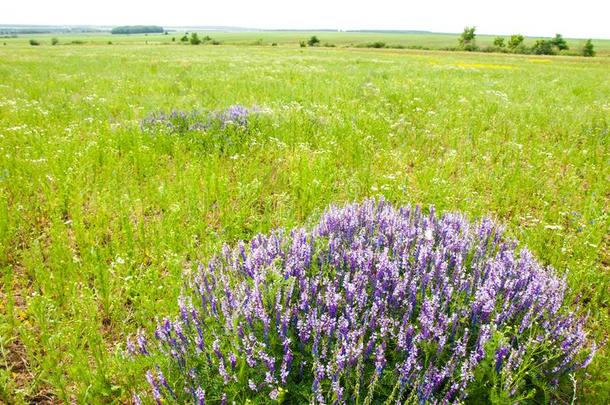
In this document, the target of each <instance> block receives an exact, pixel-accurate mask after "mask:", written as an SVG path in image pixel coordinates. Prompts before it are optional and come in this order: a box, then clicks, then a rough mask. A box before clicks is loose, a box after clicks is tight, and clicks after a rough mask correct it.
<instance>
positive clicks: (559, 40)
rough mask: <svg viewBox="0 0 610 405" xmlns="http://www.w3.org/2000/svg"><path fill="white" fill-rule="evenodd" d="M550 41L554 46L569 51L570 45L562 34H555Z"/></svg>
mask: <svg viewBox="0 0 610 405" xmlns="http://www.w3.org/2000/svg"><path fill="white" fill-rule="evenodd" d="M550 42H551V44H552V45H553V46H554V47H556V48H557V49H559V50H560V51H567V50H568V49H570V47H569V46H568V43H567V42H566V40H565V39H563V37H562V36H561V34H555V38H553V39H551V41H550Z"/></svg>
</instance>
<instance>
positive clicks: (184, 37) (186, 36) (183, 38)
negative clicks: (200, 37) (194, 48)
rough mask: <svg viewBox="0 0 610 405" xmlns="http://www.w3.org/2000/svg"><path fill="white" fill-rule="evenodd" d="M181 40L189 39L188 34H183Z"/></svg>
mask: <svg viewBox="0 0 610 405" xmlns="http://www.w3.org/2000/svg"><path fill="white" fill-rule="evenodd" d="M180 41H181V42H188V41H189V36H188V35H186V34H184V36H183V37H182V38H180Z"/></svg>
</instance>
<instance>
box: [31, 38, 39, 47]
mask: <svg viewBox="0 0 610 405" xmlns="http://www.w3.org/2000/svg"><path fill="white" fill-rule="evenodd" d="M30 45H32V46H38V45H40V42H38V41H36V40H35V39H30Z"/></svg>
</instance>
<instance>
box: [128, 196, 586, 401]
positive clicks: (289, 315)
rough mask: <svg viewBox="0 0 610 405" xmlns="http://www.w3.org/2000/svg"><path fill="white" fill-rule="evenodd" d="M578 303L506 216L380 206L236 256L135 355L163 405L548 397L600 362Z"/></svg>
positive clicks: (214, 267) (131, 346) (224, 256)
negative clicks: (572, 303)
mask: <svg viewBox="0 0 610 405" xmlns="http://www.w3.org/2000/svg"><path fill="white" fill-rule="evenodd" d="M565 293H566V282H565V279H563V278H559V277H558V276H557V275H556V274H555V272H554V271H553V270H552V269H551V268H548V267H544V266H542V265H540V264H539V263H538V262H537V261H536V260H535V259H534V257H533V256H532V254H531V253H530V252H529V251H528V250H527V249H522V250H520V251H517V250H516V243H515V242H513V241H510V240H507V239H506V238H504V237H503V235H502V229H501V228H499V227H498V226H496V225H495V224H494V223H493V222H492V221H490V220H481V221H480V222H477V223H470V222H468V221H467V220H466V219H465V218H464V217H463V216H461V215H458V214H445V215H442V216H437V215H436V214H435V212H434V210H433V209H431V210H430V213H429V214H425V213H423V212H422V211H421V210H420V209H419V208H415V209H412V208H410V207H402V208H399V209H397V208H394V207H393V206H392V205H391V204H389V203H387V202H385V201H383V200H382V201H379V202H376V201H374V200H367V201H365V202H364V203H362V204H352V205H347V206H345V207H343V208H337V207H334V206H331V207H330V208H329V209H328V210H327V211H326V212H325V214H324V215H323V216H322V218H321V220H320V221H319V223H318V224H317V225H316V226H315V227H314V229H313V230H312V231H307V230H305V229H295V230H292V231H291V232H289V233H286V232H283V231H281V230H277V231H274V232H272V233H270V234H269V235H258V236H256V237H255V238H254V239H253V240H252V241H251V242H250V243H249V244H244V243H239V244H238V245H237V246H235V247H233V248H230V247H228V246H225V247H224V248H223V250H222V253H221V254H219V255H218V256H217V257H216V258H214V259H212V260H211V261H210V262H209V263H208V264H207V265H205V266H199V268H198V270H197V271H196V272H195V274H192V275H189V276H187V280H186V283H185V289H184V293H183V295H182V296H181V298H180V300H179V307H180V310H179V314H178V315H177V317H176V318H175V319H173V320H172V319H167V318H166V319H162V320H160V321H159V323H158V326H157V329H156V331H155V333H154V338H153V339H151V340H150V341H148V340H147V339H146V338H145V337H144V334H143V333H139V334H138V335H137V336H136V337H135V338H130V339H129V340H128V344H127V349H128V352H129V354H130V356H131V357H132V358H133V359H134V360H137V361H142V362H143V364H146V365H147V367H148V371H147V373H146V380H147V381H148V384H149V385H150V392H149V394H150V397H152V399H153V400H155V401H156V402H157V403H161V402H164V401H167V402H175V401H178V402H193V403H197V404H203V403H205V402H206V401H207V402H208V403H218V404H224V403H231V402H232V401H235V402H236V403H244V402H246V400H247V399H250V400H252V401H254V402H256V403H267V402H273V401H280V402H281V401H283V402H286V403H307V402H311V403H320V404H322V403H329V404H342V403H362V404H370V403H405V402H407V403H415V402H417V403H438V404H447V403H459V402H463V401H472V402H475V403H476V402H477V401H479V402H494V401H497V402H515V401H519V400H523V399H534V398H535V397H538V398H543V400H544V398H545V396H544V395H548V392H553V390H556V389H557V388H556V387H558V386H560V385H561V384H560V383H561V382H562V381H564V380H565V377H566V376H567V375H568V373H571V372H573V371H575V370H578V369H581V368H584V367H586V366H587V364H588V363H589V362H590V361H591V359H592V357H593V354H594V352H595V344H594V343H592V342H589V341H588V339H587V336H586V333H585V330H584V323H585V319H583V318H582V317H579V316H577V315H576V314H575V312H571V311H570V310H569V309H567V308H566V307H565V306H564V295H565ZM139 395H142V394H135V395H134V400H135V401H136V402H138V401H140V396H139ZM540 395H542V397H539V396H540Z"/></svg>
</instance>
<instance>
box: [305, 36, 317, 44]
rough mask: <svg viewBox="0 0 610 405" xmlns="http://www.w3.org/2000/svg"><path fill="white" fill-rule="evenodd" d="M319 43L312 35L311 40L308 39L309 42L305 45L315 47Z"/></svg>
mask: <svg viewBox="0 0 610 405" xmlns="http://www.w3.org/2000/svg"><path fill="white" fill-rule="evenodd" d="M319 43H320V40H319V39H318V37H316V36H315V35H313V36H312V37H311V38H309V41H307V45H309V46H316V45H318V44H319Z"/></svg>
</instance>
